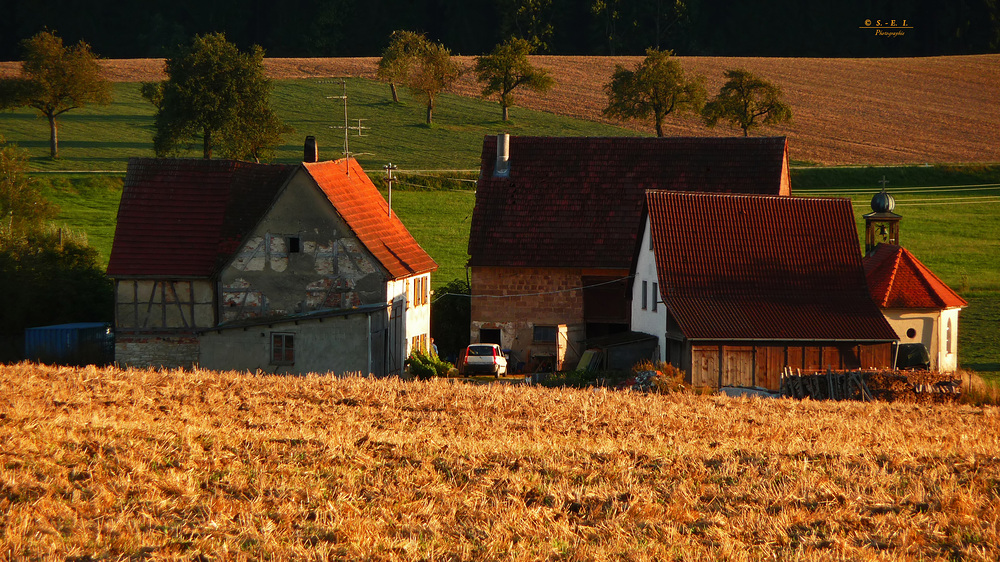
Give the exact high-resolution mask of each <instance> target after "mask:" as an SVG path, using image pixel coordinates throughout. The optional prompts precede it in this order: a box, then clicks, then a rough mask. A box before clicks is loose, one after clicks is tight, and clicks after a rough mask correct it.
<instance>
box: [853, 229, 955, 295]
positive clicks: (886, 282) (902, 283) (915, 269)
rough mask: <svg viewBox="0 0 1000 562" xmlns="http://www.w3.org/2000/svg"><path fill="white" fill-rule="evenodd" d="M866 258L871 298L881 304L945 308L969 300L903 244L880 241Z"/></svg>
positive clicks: (865, 263) (866, 272)
mask: <svg viewBox="0 0 1000 562" xmlns="http://www.w3.org/2000/svg"><path fill="white" fill-rule="evenodd" d="M863 262H864V267H865V275H866V276H867V278H868V287H869V289H870V290H871V294H872V298H873V299H875V302H876V303H878V305H879V306H881V307H882V308H932V309H945V308H957V307H964V306H968V304H969V303H968V302H966V301H965V299H963V298H962V297H960V296H958V293H956V292H955V291H953V290H951V287H949V286H948V285H946V284H945V283H944V281H941V280H940V279H938V277H937V276H936V275H934V273H933V272H931V270H930V269H927V266H925V265H924V264H923V263H921V262H920V260H918V259H917V258H916V256H914V255H913V254H912V253H910V251H909V250H907V249H906V248H903V247H902V246H897V245H895V244H879V245H878V246H876V247H875V251H873V252H872V253H871V254H869V255H868V256H865V258H864V260H863Z"/></svg>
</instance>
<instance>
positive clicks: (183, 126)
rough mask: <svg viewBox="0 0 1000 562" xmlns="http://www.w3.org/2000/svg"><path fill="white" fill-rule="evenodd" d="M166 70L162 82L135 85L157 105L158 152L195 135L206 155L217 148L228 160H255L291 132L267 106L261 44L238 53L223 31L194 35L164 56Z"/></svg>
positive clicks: (155, 144)
mask: <svg viewBox="0 0 1000 562" xmlns="http://www.w3.org/2000/svg"><path fill="white" fill-rule="evenodd" d="M165 71H166V74H167V77H168V78H167V79H166V80H165V81H163V82H160V83H145V84H143V85H142V86H141V87H140V93H141V94H142V96H143V97H144V98H146V99H147V100H149V101H150V102H151V103H152V104H153V105H155V106H156V109H157V111H156V118H155V127H156V133H155V134H154V135H153V148H154V150H155V151H156V154H157V156H166V155H168V154H171V153H173V152H176V151H177V150H178V147H179V145H180V144H181V143H182V142H184V141H186V140H189V141H190V140H196V139H198V138H200V139H201V142H202V153H203V156H204V157H205V158H211V157H212V152H213V150H214V149H216V148H218V149H219V150H220V152H222V154H223V156H225V157H227V158H239V159H253V160H256V161H259V160H260V158H261V157H262V155H264V154H265V153H266V152H267V151H269V150H271V149H272V148H273V147H274V146H275V145H277V144H278V143H280V142H281V136H282V134H283V133H285V132H288V131H289V130H290V129H288V128H287V127H286V126H284V125H283V124H282V123H281V121H280V120H279V119H278V117H277V115H276V114H275V113H274V110H272V109H271V106H270V95H271V90H272V88H273V86H272V84H271V81H270V80H269V79H268V78H267V77H266V76H265V74H264V51H263V49H261V48H260V47H256V46H255V47H253V48H252V49H251V50H250V52H247V53H243V52H240V51H239V49H237V48H236V46H235V45H233V44H232V43H230V42H228V41H227V40H226V36H225V35H224V34H221V33H210V34H207V35H202V36H196V37H195V38H194V39H193V40H192V42H191V43H190V44H189V45H187V46H185V47H184V48H183V49H182V50H181V52H180V53H179V54H177V55H176V56H174V57H171V58H169V59H167V62H166V65H165Z"/></svg>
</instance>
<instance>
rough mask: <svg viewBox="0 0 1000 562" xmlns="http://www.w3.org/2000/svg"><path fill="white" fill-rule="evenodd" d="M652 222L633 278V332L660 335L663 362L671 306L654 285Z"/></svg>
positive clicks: (644, 236) (657, 336) (660, 355)
mask: <svg viewBox="0 0 1000 562" xmlns="http://www.w3.org/2000/svg"><path fill="white" fill-rule="evenodd" d="M650 236H651V233H650V221H649V219H648V218H647V219H646V225H645V227H644V230H643V235H642V245H641V246H640V248H642V249H641V250H640V251H639V257H638V259H637V260H636V266H635V278H634V279H633V281H632V323H631V329H632V331H633V332H642V333H644V334H649V335H652V336H656V338H657V342H658V354H659V359H660V361H663V360H665V350H666V349H667V348H666V345H667V342H666V330H667V307H666V305H664V304H663V303H662V302H660V294H659V290H656V291H654V290H653V284H654V283H657V287H658V286H659V285H658V281H657V275H656V257H655V256H654V254H653V250H652V249H651V248H650V247H649V244H650V240H651V237H650ZM644 287H645V291H646V307H645V308H643V306H642V302H643V298H642V292H643V290H644ZM654 302H655V303H656V310H653V303H654Z"/></svg>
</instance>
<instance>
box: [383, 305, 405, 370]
mask: <svg viewBox="0 0 1000 562" xmlns="http://www.w3.org/2000/svg"><path fill="white" fill-rule="evenodd" d="M385 339H386V346H385V349H386V361H385V365H386V371H387V374H389V375H401V374H403V362H404V361H406V303H405V301H404V298H403V297H396V298H394V299H392V308H390V309H389V326H388V328H387V329H386V333H385Z"/></svg>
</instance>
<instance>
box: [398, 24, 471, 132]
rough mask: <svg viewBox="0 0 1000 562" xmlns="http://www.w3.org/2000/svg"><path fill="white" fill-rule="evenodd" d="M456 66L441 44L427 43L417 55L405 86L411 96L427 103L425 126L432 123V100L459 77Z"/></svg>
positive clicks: (459, 73) (458, 70) (448, 52)
mask: <svg viewBox="0 0 1000 562" xmlns="http://www.w3.org/2000/svg"><path fill="white" fill-rule="evenodd" d="M461 73H462V71H461V68H459V66H458V64H457V63H456V62H455V61H453V60H451V51H449V50H448V49H447V48H446V47H445V46H444V45H442V44H441V43H427V45H425V46H424V48H422V49H420V51H419V52H418V53H417V57H416V61H415V63H414V65H413V70H412V71H411V72H410V74H409V76H408V77H407V80H406V86H407V87H408V88H409V89H410V91H411V92H412V93H413V95H417V96H423V97H424V99H425V100H426V101H427V124H428V125H430V124H431V123H433V122H434V98H435V97H437V95H438V94H439V93H441V91H442V90H444V89H445V88H447V87H448V86H451V85H452V84H453V83H454V82H455V80H458V77H459V76H460V75H461Z"/></svg>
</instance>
